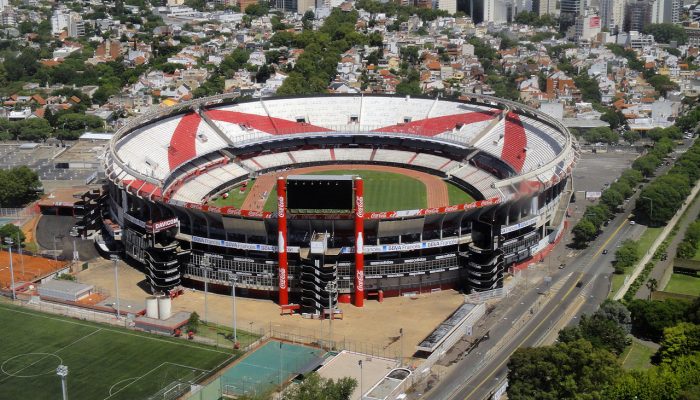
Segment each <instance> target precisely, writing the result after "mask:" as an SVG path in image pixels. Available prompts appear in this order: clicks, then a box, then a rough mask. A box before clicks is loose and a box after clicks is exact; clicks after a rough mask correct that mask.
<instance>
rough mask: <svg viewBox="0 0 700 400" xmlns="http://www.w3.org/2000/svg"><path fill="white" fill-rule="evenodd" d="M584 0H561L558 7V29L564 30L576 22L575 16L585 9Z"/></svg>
mask: <svg viewBox="0 0 700 400" xmlns="http://www.w3.org/2000/svg"><path fill="white" fill-rule="evenodd" d="M586 4H587V3H586V0H561V3H560V9H559V30H561V31H562V32H566V30H567V29H569V27H570V26H572V25H574V24H575V23H576V17H577V16H579V15H581V14H582V13H583V10H585V9H586Z"/></svg>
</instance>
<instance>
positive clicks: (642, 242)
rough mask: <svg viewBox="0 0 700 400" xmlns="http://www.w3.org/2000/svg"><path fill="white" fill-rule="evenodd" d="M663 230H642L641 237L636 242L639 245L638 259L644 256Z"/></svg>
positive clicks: (662, 228) (648, 228) (660, 228)
mask: <svg viewBox="0 0 700 400" xmlns="http://www.w3.org/2000/svg"><path fill="white" fill-rule="evenodd" d="M663 230H664V227H659V228H650V227H647V229H645V230H644V233H642V236H640V237H639V240H638V241H637V242H638V243H639V251H640V254H639V256H640V258H641V257H643V256H644V252H645V251H647V249H649V248H651V245H652V244H654V241H656V238H658V237H659V235H660V234H661V231H663Z"/></svg>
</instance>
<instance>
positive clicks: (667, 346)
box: [657, 322, 700, 363]
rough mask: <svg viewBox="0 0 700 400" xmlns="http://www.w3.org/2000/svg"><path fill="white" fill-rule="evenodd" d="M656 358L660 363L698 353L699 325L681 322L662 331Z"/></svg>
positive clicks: (699, 340)
mask: <svg viewBox="0 0 700 400" xmlns="http://www.w3.org/2000/svg"><path fill="white" fill-rule="evenodd" d="M660 344H661V347H660V348H659V351H658V353H657V354H658V356H659V358H660V361H661V362H665V363H669V362H671V361H672V360H673V359H675V358H677V357H680V356H683V355H690V354H693V353H694V352H698V351H700V325H696V324H692V323H689V322H683V323H680V324H678V325H675V326H672V327H668V328H666V329H664V334H663V339H662V340H661V343H660Z"/></svg>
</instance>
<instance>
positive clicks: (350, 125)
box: [86, 94, 579, 312]
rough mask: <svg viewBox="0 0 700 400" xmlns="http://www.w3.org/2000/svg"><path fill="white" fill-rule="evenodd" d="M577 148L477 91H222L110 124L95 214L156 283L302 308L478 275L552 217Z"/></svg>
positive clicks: (508, 261) (503, 263)
mask: <svg viewBox="0 0 700 400" xmlns="http://www.w3.org/2000/svg"><path fill="white" fill-rule="evenodd" d="M578 157H579V151H578V147H577V143H576V141H575V139H574V138H573V136H572V135H571V134H570V133H569V131H568V130H567V129H566V128H565V127H564V126H563V125H562V124H561V123H560V122H558V121H557V120H555V119H553V118H551V117H549V116H548V115H544V114H542V113H540V112H538V111H536V110H534V109H531V108H529V107H527V106H524V105H522V104H519V103H515V102H511V101H508V100H503V99H499V98H495V97H491V96H487V95H480V94H469V95H467V96H463V97H461V98H460V99H459V100H456V99H455V100H447V99H442V98H428V97H401V96H391V95H368V96H358V95H349V96H346V95H316V96H308V97H303V96H302V97H280V98H265V99H256V100H240V99H236V98H234V97H233V96H231V95H220V96H214V97H209V98H203V99H198V100H195V101H191V102H187V103H182V104H180V105H178V106H175V107H172V108H168V109H165V110H161V111H159V112H157V113H155V114H150V115H145V116H142V117H139V118H136V119H134V120H132V121H131V122H130V123H129V124H128V125H126V126H124V127H123V128H121V129H120V130H119V131H118V132H117V133H116V134H115V135H114V137H113V139H112V141H111V143H110V145H109V148H108V150H107V154H106V155H105V158H104V167H105V171H106V175H107V178H108V184H107V186H106V187H105V190H104V193H103V195H102V197H101V198H100V201H99V203H100V204H102V209H101V210H100V211H101V215H102V219H103V220H102V223H103V229H102V231H103V236H104V237H105V241H107V242H109V243H110V244H115V245H116V246H118V247H119V248H121V249H123V251H124V253H125V254H126V255H127V256H128V257H129V258H131V259H133V260H135V261H136V262H137V263H138V264H139V265H142V266H143V268H144V271H145V273H146V276H147V278H148V281H149V283H150V286H151V288H152V290H153V291H167V290H171V289H172V288H175V287H178V286H180V285H184V286H195V287H200V286H202V284H203V282H204V281H207V282H209V284H210V285H214V288H217V287H218V288H219V290H221V291H225V290H226V288H227V287H228V290H229V291H230V290H231V285H233V284H235V287H236V290H237V291H238V292H239V293H240V294H241V295H244V296H255V297H264V298H273V299H276V300H278V301H279V303H280V305H283V306H284V305H288V304H292V303H293V304H299V305H300V307H301V309H302V311H305V312H319V311H322V310H323V308H325V307H326V306H327V304H328V301H329V300H330V301H331V302H332V303H334V302H336V301H340V302H353V303H354V304H355V305H356V306H360V307H361V306H362V305H363V301H364V300H365V299H366V298H368V297H372V296H378V297H381V296H397V295H402V294H406V293H418V292H430V291H433V290H439V289H447V288H457V289H462V290H465V291H467V292H475V291H486V290H491V289H495V288H498V287H500V286H501V285H502V283H503V277H504V274H505V273H507V272H508V270H509V269H510V268H512V267H514V266H517V264H518V263H522V262H523V261H526V260H528V259H530V258H531V257H533V255H535V254H537V253H538V252H540V251H542V250H544V249H545V248H547V247H548V246H550V245H552V243H554V242H555V240H556V239H557V238H558V236H559V235H560V234H561V233H562V231H563V230H564V221H565V219H566V218H565V217H566V209H567V207H568V204H569V201H570V200H571V196H572V193H573V182H572V176H571V171H572V168H573V166H574V165H575V163H576V161H577V159H578ZM91 204H93V203H91ZM86 212H87V211H86ZM329 282H337V288H335V287H332V286H331V285H328V283H329Z"/></svg>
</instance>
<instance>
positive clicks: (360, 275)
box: [356, 270, 365, 292]
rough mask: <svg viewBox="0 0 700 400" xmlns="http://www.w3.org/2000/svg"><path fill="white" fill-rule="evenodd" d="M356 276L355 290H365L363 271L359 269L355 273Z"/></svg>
mask: <svg viewBox="0 0 700 400" xmlns="http://www.w3.org/2000/svg"><path fill="white" fill-rule="evenodd" d="M356 276H357V291H359V292H364V291H365V271H362V270H359V271H357V273H356Z"/></svg>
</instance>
